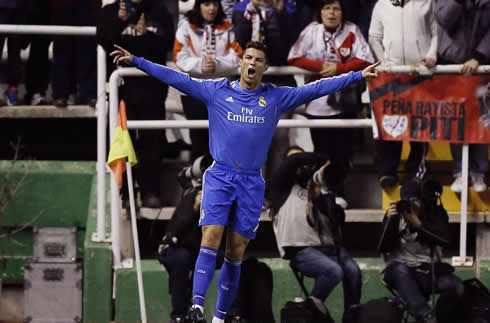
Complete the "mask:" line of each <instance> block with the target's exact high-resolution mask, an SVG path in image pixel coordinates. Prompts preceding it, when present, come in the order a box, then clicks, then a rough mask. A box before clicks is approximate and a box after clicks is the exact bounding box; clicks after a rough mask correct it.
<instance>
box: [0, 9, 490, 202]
mask: <svg viewBox="0 0 490 323" xmlns="http://www.w3.org/2000/svg"><path fill="white" fill-rule="evenodd" d="M185 2H187V1H185ZM180 3H184V1H180ZM178 4H179V3H177V0H175V1H158V0H128V1H111V3H106V2H104V3H102V1H101V0H90V1H88V2H87V1H81V0H51V1H43V2H39V1H33V0H19V1H0V23H4V24H35V25H76V26H94V25H96V26H97V37H96V38H95V39H94V38H93V37H78V36H61V35H56V36H50V35H36V36H30V35H26V36H24V35H5V36H4V37H1V41H0V44H1V45H2V46H1V47H2V48H3V44H4V43H7V45H8V63H7V66H6V83H7V88H6V90H5V92H4V96H3V97H4V100H0V104H1V105H17V104H20V103H21V101H23V102H24V104H31V105H45V104H54V105H55V106H56V107H59V108H64V107H66V106H68V105H72V104H85V105H90V106H92V107H94V106H95V103H96V50H95V49H96V45H97V43H98V44H100V45H102V46H103V47H104V48H105V50H106V51H108V52H110V51H111V50H112V46H113V44H115V43H118V44H120V45H123V46H124V47H126V48H129V49H130V50H132V51H133V52H134V53H135V54H136V55H139V56H143V57H145V58H147V59H150V60H152V61H155V62H160V63H161V64H165V62H166V61H168V60H169V59H170V58H171V57H172V60H173V61H174V63H175V64H176V66H177V67H178V68H179V69H180V70H182V71H183V72H186V73H189V74H191V75H192V76H193V77H197V78H216V77H221V76H223V75H225V76H226V75H228V77H229V78H233V77H235V76H233V75H232V74H233V72H234V70H235V69H236V66H237V64H238V61H239V59H240V56H241V54H242V48H243V46H244V45H245V44H246V43H247V42H248V41H250V40H258V41H261V42H263V43H265V44H266V46H267V56H268V59H269V62H268V63H269V64H270V65H272V66H286V65H292V66H297V67H300V68H304V69H306V70H309V71H312V72H315V73H316V74H313V75H307V76H305V82H306V83H309V82H313V81H315V80H316V79H318V78H320V77H331V76H335V75H339V74H342V73H345V72H348V71H352V70H360V69H362V68H363V67H365V66H367V65H368V64H369V63H372V62H374V61H376V60H380V61H381V62H382V64H392V65H407V64H424V65H425V66H427V67H428V68H432V67H434V65H435V64H436V63H437V64H463V68H462V71H461V73H463V74H466V75H469V74H472V73H473V72H474V71H475V69H476V68H477V67H478V66H479V65H483V64H488V63H489V62H490V57H489V53H490V35H489V31H488V30H489V21H490V19H489V17H490V13H489V12H490V9H489V5H488V4H487V3H486V2H484V1H478V0H471V1H459V0H431V1H404V0H378V1H375V0H370V1H359V0H343V1H323V0H322V1H311V0H241V1H236V0H221V1H203V0H195V1H194V5H193V7H192V8H191V10H189V11H188V12H187V13H184V14H183V15H176V14H175V13H174V12H173V11H174V10H175V8H174V7H177V6H178ZM170 12H172V14H171V13H170ZM51 43H52V46H53V47H52V53H53V59H52V64H51V62H50V59H49V57H48V53H49V47H50V44H51ZM27 47H29V56H28V60H27V63H26V64H25V68H23V65H22V62H21V58H20V52H21V50H22V49H25V48H27ZM172 53H173V54H172ZM108 66H109V72H110V71H112V70H113V69H114V68H115V65H114V64H113V63H112V62H110V61H109V65H108ZM20 71H23V72H24V74H22V73H20ZM230 75H231V76H230ZM22 80H24V82H25V88H26V92H25V97H24V99H23V100H21V99H20V98H19V89H18V87H19V83H20V82H21V81H22ZM264 81H266V82H272V83H274V84H276V85H277V86H295V85H296V80H295V78H294V77H293V76H292V75H266V77H265V78H264ZM362 85H363V84H361V88H359V86H356V88H352V89H349V92H348V93H349V94H348V101H346V99H345V98H344V97H343V98H342V100H341V101H339V95H338V94H337V95H331V96H328V97H325V98H321V99H317V100H315V101H313V102H310V103H308V104H307V105H306V108H305V112H304V115H305V117H307V118H308V119H351V118H356V117H358V116H359V112H360V111H361V110H362V102H361V100H360V95H361V93H362V92H363V91H364V90H365V84H364V88H362ZM49 86H51V94H52V95H51V98H50V97H48V96H47V94H48V88H49ZM487 92H488V90H487ZM345 93H346V92H345V91H344V92H343V96H346V94H345ZM486 96H488V93H486ZM121 98H122V99H124V100H125V101H126V103H127V104H129V105H130V108H129V109H128V113H129V114H130V118H131V119H138V120H152V119H160V120H161V119H164V118H165V100H166V98H167V88H166V86H165V85H163V84H158V82H157V81H155V80H151V79H141V78H130V79H128V80H126V81H125V84H124V85H123V86H122V89H121ZM487 101H488V100H487ZM181 102H182V106H183V110H184V115H185V118H187V119H190V120H200V119H207V111H206V109H204V107H203V106H202V104H201V103H200V102H199V101H197V100H195V99H194V98H192V97H189V96H185V95H182V96H181ZM142 105H143V106H144V107H141V106H142ZM131 106H133V108H131ZM137 106H138V107H137ZM285 117H286V118H291V117H292V114H290V115H286V116H285ZM356 131H357V130H356V129H348V128H339V129H336V128H311V129H310V134H311V139H312V143H313V146H314V151H315V152H316V153H321V154H323V155H324V156H325V157H326V158H327V159H328V160H330V161H331V162H335V163H337V164H339V165H342V166H343V168H344V170H345V171H346V172H348V170H349V169H350V168H351V161H352V157H353V146H354V144H355V137H356V134H357V132H356ZM133 138H137V139H136V144H135V146H136V149H137V152H138V156H139V157H140V159H141V167H139V168H140V169H142V170H144V171H140V172H138V176H136V178H137V181H138V182H140V183H139V184H140V186H141V187H142V189H143V191H144V195H146V197H143V200H144V203H143V204H145V205H146V206H148V207H159V206H161V203H160V201H159V198H158V196H159V195H160V192H159V188H158V183H157V181H156V180H157V179H158V177H157V176H153V175H151V174H158V173H159V162H158V160H159V159H160V157H161V156H162V154H163V152H164V151H165V146H166V142H167V139H166V137H165V133H164V132H163V131H158V130H144V131H138V135H137V136H136V135H133ZM208 138H209V136H208V131H207V130H191V131H190V141H191V160H190V161H191V162H192V161H193V160H194V159H195V158H197V157H198V156H200V155H203V154H206V153H208V145H207V142H208ZM323 138H328V140H324V139H323ZM289 143H290V138H289V130H288V129H287V128H279V129H277V130H276V133H275V135H274V138H273V142H272V145H271V149H270V151H269V156H268V159H267V164H266V167H265V168H266V169H265V178H266V182H268V183H269V182H270V176H271V175H272V172H271V171H270V170H272V169H276V168H277V167H279V165H280V163H281V161H282V159H283V156H284V153H285V152H286V149H287V147H288V146H289ZM401 147H402V142H401V141H380V142H378V145H377V156H378V158H377V160H378V176H379V183H380V185H381V186H382V187H383V188H390V187H393V186H395V185H396V184H397V183H398V182H399V180H400V179H399V177H398V174H399V172H398V164H399V161H400V155H401ZM427 150H428V144H427V143H422V142H410V154H409V157H408V160H407V162H406V164H405V168H406V176H405V177H404V178H402V180H403V181H405V180H412V179H416V180H423V179H424V178H425V177H426V176H427V172H428V170H427V165H426V161H425V156H426V154H427ZM145 152H147V153H145ZM148 152H149V153H148ZM451 152H452V154H453V159H454V164H455V168H454V176H455V181H454V183H453V185H452V186H451V189H452V190H453V191H455V192H461V189H462V183H461V145H457V144H452V145H451ZM469 156H470V184H471V185H472V186H473V189H474V190H475V191H477V192H483V191H486V189H487V185H486V184H485V181H484V178H485V173H486V172H487V170H488V144H472V145H470V155H469ZM335 190H336V192H337V194H338V195H339V197H341V198H343V197H344V196H343V195H344V185H343V183H339V187H337V188H335ZM266 200H267V201H269V200H270V187H269V185H268V187H267V190H266ZM343 204H344V206H346V205H347V201H344V203H343Z"/></svg>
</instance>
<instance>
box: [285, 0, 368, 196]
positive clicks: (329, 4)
mask: <svg viewBox="0 0 490 323" xmlns="http://www.w3.org/2000/svg"><path fill="white" fill-rule="evenodd" d="M320 3H321V5H320V6H321V12H320V15H319V17H318V20H317V21H314V22H312V23H311V24H309V25H308V26H307V27H306V28H305V29H304V30H303V31H302V32H301V35H300V37H299V38H298V40H297V41H296V43H295V44H294V45H293V47H292V48H291V50H290V52H289V56H288V63H289V64H291V65H295V66H297V67H301V68H305V69H307V70H309V71H313V72H316V73H318V74H317V75H314V76H308V77H306V81H307V83H309V82H313V81H315V80H317V79H319V78H321V77H331V76H335V75H339V74H342V73H346V72H349V71H352V70H354V71H358V70H362V69H363V68H365V67H366V66H368V65H369V64H371V63H373V61H374V58H373V55H372V54H371V51H370V49H369V45H368V43H367V42H366V40H365V39H364V37H363V36H362V34H361V31H360V30H359V27H357V26H356V25H355V24H353V23H352V22H350V21H345V22H344V20H343V12H344V10H343V8H342V4H341V2H340V1H339V0H322V1H320ZM344 93H346V92H344ZM353 94H354V95H355V96H357V98H356V99H358V101H359V105H358V106H356V107H353V108H349V107H347V106H339V105H338V104H334V102H333V101H335V100H333V101H332V100H331V99H335V97H336V94H332V95H329V96H327V97H322V98H319V99H316V100H314V101H312V102H309V103H307V104H306V116H307V117H308V118H309V119H353V118H356V117H357V112H358V111H359V110H360V109H361V108H362V106H361V104H360V103H361V102H360V101H361V91H357V92H355V93H353ZM310 133H311V139H312V141H313V146H314V149H315V152H316V153H323V154H325V155H326V156H327V158H328V159H329V160H330V161H331V162H333V163H335V164H337V165H341V166H342V167H344V169H348V168H349V166H350V160H351V158H352V154H353V145H354V137H353V129H347V128H311V129H310ZM325 138H327V139H328V140H325ZM343 191H344V189H343V183H342V184H341V185H340V187H339V188H337V193H338V194H340V195H341V196H343V194H344V192H343ZM344 206H347V205H346V202H344Z"/></svg>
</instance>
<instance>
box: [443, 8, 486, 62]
mask: <svg viewBox="0 0 490 323" xmlns="http://www.w3.org/2000/svg"><path fill="white" fill-rule="evenodd" d="M435 15H436V20H437V22H438V23H439V46H438V47H439V48H438V52H439V56H440V58H441V59H442V60H443V61H444V62H447V63H464V62H466V61H467V60H469V59H472V58H474V59H476V60H477V61H478V62H479V63H480V64H486V63H488V62H490V0H466V1H465V0H463V1H457V0H438V1H437V2H436V11H435Z"/></svg>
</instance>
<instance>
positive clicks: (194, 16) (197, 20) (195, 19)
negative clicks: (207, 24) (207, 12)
mask: <svg viewBox="0 0 490 323" xmlns="http://www.w3.org/2000/svg"><path fill="white" fill-rule="evenodd" d="M203 2H217V3H218V14H217V15H216V18H214V21H213V24H215V25H220V24H222V23H224V22H225V19H226V15H225V12H224V11H223V7H221V1H219V0H196V2H194V7H193V8H192V10H191V11H189V12H187V13H186V15H185V16H186V17H187V19H189V22H190V23H191V24H193V25H195V26H197V27H199V28H202V27H204V18H203V17H202V14H201V3H203Z"/></svg>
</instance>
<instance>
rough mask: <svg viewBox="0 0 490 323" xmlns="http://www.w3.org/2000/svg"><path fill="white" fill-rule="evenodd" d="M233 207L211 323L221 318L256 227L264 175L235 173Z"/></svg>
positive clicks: (261, 200)
mask: <svg viewBox="0 0 490 323" xmlns="http://www.w3.org/2000/svg"><path fill="white" fill-rule="evenodd" d="M237 176H238V177H239V178H237V187H236V208H235V209H234V212H233V213H232V214H230V219H229V222H228V223H229V225H228V231H227V238H226V251H225V262H224V264H223V267H222V268H221V270H220V273H219V276H218V302H217V304H216V311H215V314H214V315H215V317H214V318H213V323H222V322H224V317H225V315H226V312H227V311H228V310H229V309H230V307H231V305H232V304H233V301H234V299H235V296H236V292H237V290H238V286H239V283H240V269H241V263H242V260H243V255H244V253H245V249H246V248H247V245H248V242H249V241H250V239H254V238H255V235H256V233H257V229H258V227H259V219H260V213H261V211H262V202H263V199H264V179H263V178H262V176H261V175H260V172H257V173H252V174H239V175H237Z"/></svg>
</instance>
